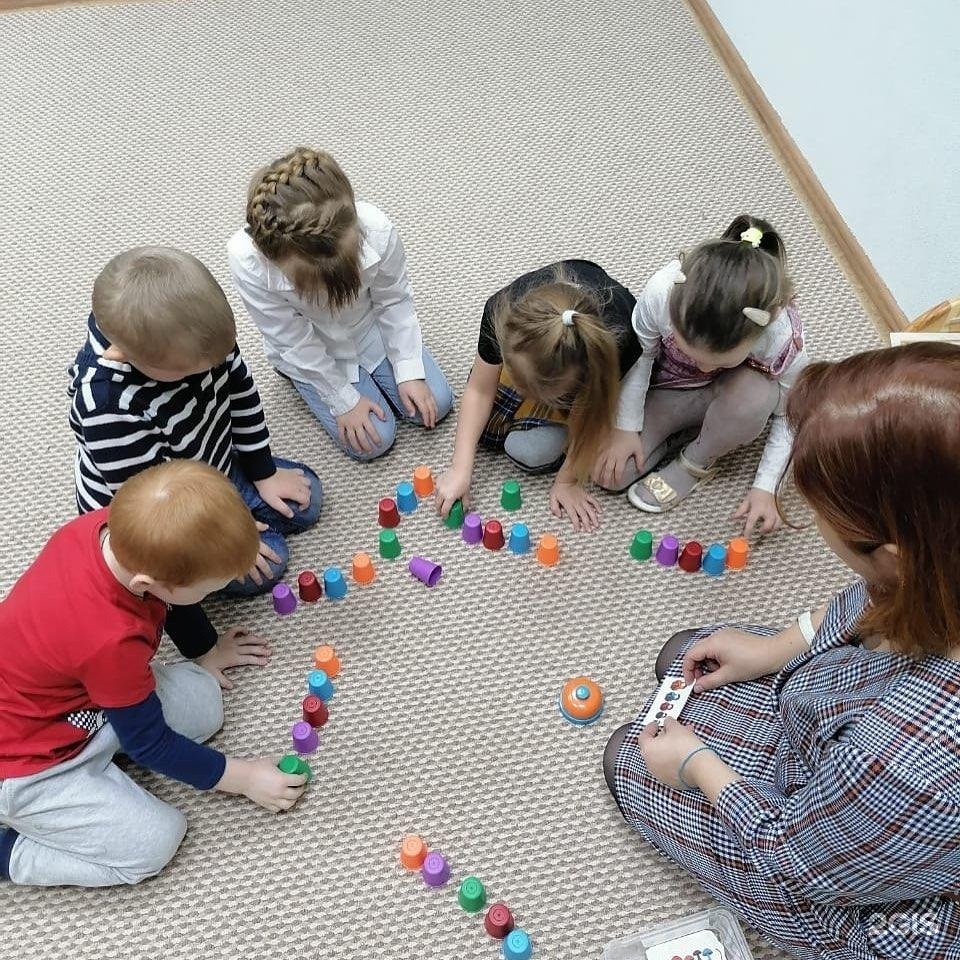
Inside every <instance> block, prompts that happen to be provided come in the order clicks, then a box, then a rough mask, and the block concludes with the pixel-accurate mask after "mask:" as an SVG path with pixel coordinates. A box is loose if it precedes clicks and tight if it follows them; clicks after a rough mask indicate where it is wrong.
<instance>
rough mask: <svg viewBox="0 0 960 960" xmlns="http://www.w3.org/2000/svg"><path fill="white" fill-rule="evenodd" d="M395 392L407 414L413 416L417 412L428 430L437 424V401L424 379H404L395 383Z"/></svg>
mask: <svg viewBox="0 0 960 960" xmlns="http://www.w3.org/2000/svg"><path fill="white" fill-rule="evenodd" d="M397 393H399V394H400V399H401V400H402V401H403V409H404V410H406V411H407V415H408V416H411V417H415V416H416V415H417V414H418V413H419V414H420V419H421V420H422V421H423V425H424V426H425V427H426V428H427V429H428V430H432V429H433V428H434V427H435V426H436V425H437V401H436V398H435V397H434V395H433V392H432V391H431V389H430V388H429V387H428V386H427V381H426V380H404V381H403V383H400V384H398V385H397Z"/></svg>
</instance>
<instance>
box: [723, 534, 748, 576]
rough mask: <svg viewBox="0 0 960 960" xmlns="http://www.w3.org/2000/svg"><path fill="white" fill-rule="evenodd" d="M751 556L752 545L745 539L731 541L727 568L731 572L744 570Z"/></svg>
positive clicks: (728, 548) (738, 538) (728, 549)
mask: <svg viewBox="0 0 960 960" xmlns="http://www.w3.org/2000/svg"><path fill="white" fill-rule="evenodd" d="M749 555H750V545H749V544H748V543H747V541H746V540H744V539H743V537H737V538H736V539H734V540H731V541H730V545H729V546H728V547H727V567H728V568H729V569H731V570H742V569H743V568H744V567H745V566H746V565H747V557H748V556H749Z"/></svg>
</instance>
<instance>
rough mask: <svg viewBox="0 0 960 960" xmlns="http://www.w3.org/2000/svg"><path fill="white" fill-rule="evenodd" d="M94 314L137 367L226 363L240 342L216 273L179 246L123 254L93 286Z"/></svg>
mask: <svg viewBox="0 0 960 960" xmlns="http://www.w3.org/2000/svg"><path fill="white" fill-rule="evenodd" d="M93 315H94V316H95V317H96V320H97V325H98V326H99V327H100V329H101V331H103V333H104V335H105V336H106V337H107V339H109V340H110V342H111V343H115V344H116V345H117V346H118V347H120V349H122V350H123V352H124V353H125V354H126V355H127V356H128V357H129V359H130V361H131V362H132V363H133V365H134V366H136V363H137V361H138V360H139V361H140V362H141V363H147V364H155V365H162V364H164V363H170V362H175V363H186V364H195V363H198V362H209V364H210V366H214V365H215V364H218V363H222V362H223V359H224V357H226V356H227V354H228V353H229V352H230V351H231V350H232V349H233V346H234V344H235V343H236V340H237V329H236V324H235V323H234V319H233V311H232V310H231V309H230V304H229V303H227V298H226V297H225V296H224V293H223V290H222V289H221V288H220V284H219V283H217V281H216V280H215V279H214V278H213V274H211V273H210V271H209V270H208V269H207V268H206V267H205V266H204V265H203V264H202V263H201V262H200V261H199V260H198V259H197V258H196V257H193V256H191V255H190V254H189V253H184V252H183V251H182V250H177V249H175V248H174V247H134V248H133V249H132V250H126V251H124V252H123V253H120V254H117V256H115V257H114V258H113V259H112V260H111V261H110V262H109V263H108V264H107V265H106V266H105V267H104V268H103V269H102V270H101V271H100V274H99V276H98V277H97V279H96V280H95V281H94V284H93Z"/></svg>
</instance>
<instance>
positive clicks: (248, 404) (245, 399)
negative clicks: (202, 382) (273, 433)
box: [227, 346, 277, 481]
mask: <svg viewBox="0 0 960 960" xmlns="http://www.w3.org/2000/svg"><path fill="white" fill-rule="evenodd" d="M227 365H228V367H229V369H230V378H229V385H228V386H229V390H230V430H231V434H232V436H233V449H234V450H235V451H236V454H237V460H238V461H239V463H240V466H241V467H242V468H243V472H244V473H245V474H246V475H247V477H248V478H249V479H250V480H252V481H256V480H265V479H266V478H267V477H272V476H273V474H275V473H276V472H277V467H276V464H275V463H274V462H273V455H272V454H271V453H270V432H269V431H268V430H267V421H266V419H265V417H264V414H263V404H262V402H261V401H260V393H259V391H258V390H257V385H256V384H255V383H254V382H253V376H252V375H251V373H250V371H249V370H248V369H247V365H246V363H245V362H244V360H243V357H242V356H241V355H240V348H239V347H237V346H234V348H233V351H232V353H230V355H229V356H228V357H227Z"/></svg>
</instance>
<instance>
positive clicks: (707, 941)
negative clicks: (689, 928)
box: [646, 930, 727, 960]
mask: <svg viewBox="0 0 960 960" xmlns="http://www.w3.org/2000/svg"><path fill="white" fill-rule="evenodd" d="M646 954H647V960H677V958H679V960H689V958H691V957H692V958H693V960H727V953H726V951H725V950H724V949H723V944H722V943H721V942H720V941H719V940H718V939H717V935H716V934H715V933H714V932H713V931H712V930H700V931H698V932H697V933H688V934H687V935H686V936H683V937H677V938H676V939H675V940H668V941H667V942H666V943H658V944H657V945H656V946H655V947H647V948H646Z"/></svg>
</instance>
